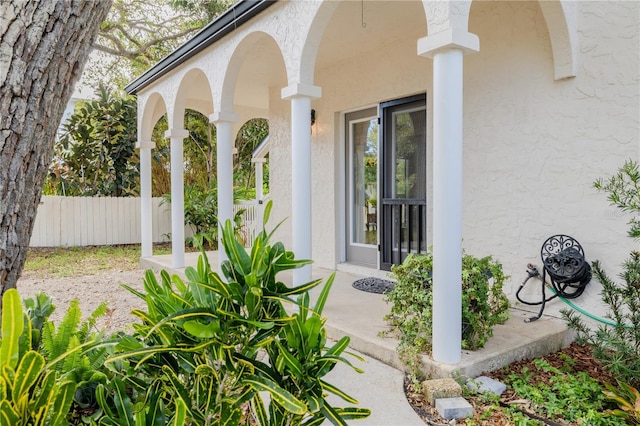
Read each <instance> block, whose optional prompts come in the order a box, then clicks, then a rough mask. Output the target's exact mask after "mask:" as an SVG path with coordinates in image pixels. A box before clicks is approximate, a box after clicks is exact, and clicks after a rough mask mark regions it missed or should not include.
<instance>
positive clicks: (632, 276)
mask: <svg viewBox="0 0 640 426" xmlns="http://www.w3.org/2000/svg"><path fill="white" fill-rule="evenodd" d="M592 266H593V275H594V276H595V277H596V278H597V279H598V281H600V282H601V283H602V292H601V295H602V301H603V303H604V304H605V305H606V306H607V307H608V308H609V312H608V313H607V318H609V319H611V320H612V321H613V322H614V323H615V325H614V326H610V325H607V324H604V325H600V326H598V327H597V329H595V330H592V329H591V328H590V327H589V326H588V325H587V324H586V323H584V321H582V319H581V318H580V317H579V316H578V314H577V313H575V312H574V311H569V310H563V311H562V315H563V317H564V318H565V319H566V320H567V322H568V325H569V327H570V328H572V329H574V330H576V331H577V332H578V341H579V342H588V343H589V344H590V345H591V346H592V347H593V353H594V355H595V357H596V358H598V359H599V360H600V361H602V363H603V364H604V366H605V368H606V369H607V370H608V371H609V372H610V373H611V374H613V375H614V376H615V377H616V378H617V379H619V380H622V381H625V382H629V383H630V384H632V385H634V386H637V385H638V384H640V252H632V253H631V256H630V258H629V259H628V260H627V261H626V262H625V263H624V264H623V270H624V272H622V273H621V274H620V277H621V278H622V279H623V280H624V282H623V284H622V285H618V284H616V283H615V282H614V281H613V280H612V279H611V278H610V277H609V276H608V275H607V274H606V272H605V271H604V270H603V269H602V267H601V266H600V262H598V261H594V262H593V264H592Z"/></svg>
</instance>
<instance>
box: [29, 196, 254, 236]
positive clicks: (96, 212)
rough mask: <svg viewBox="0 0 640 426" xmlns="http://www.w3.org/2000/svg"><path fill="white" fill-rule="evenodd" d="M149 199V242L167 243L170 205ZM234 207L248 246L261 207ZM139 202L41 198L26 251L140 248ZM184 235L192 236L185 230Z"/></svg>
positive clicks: (249, 203)
mask: <svg viewBox="0 0 640 426" xmlns="http://www.w3.org/2000/svg"><path fill="white" fill-rule="evenodd" d="M161 202H162V198H153V208H152V214H153V217H152V223H153V242H167V241H170V240H171V205H170V204H169V203H165V204H161ZM241 203H242V204H240V205H235V206H234V210H233V212H234V214H235V213H236V212H237V211H238V210H239V209H245V212H244V214H243V225H244V226H243V231H242V232H243V235H244V236H245V245H247V246H251V244H253V239H254V238H255V235H256V230H259V229H261V223H262V209H261V207H262V205H259V204H257V203H255V202H253V201H245V202H241ZM140 220H141V219H140V199H139V198H135V197H118V198H116V197H58V196H46V195H45V196H42V199H41V200H40V206H38V213H37V216H36V221H35V224H34V226H33V233H32V234H31V242H30V244H29V245H30V247H60V246H101V245H114V244H140V235H141V231H140ZM185 235H187V236H189V235H192V233H191V230H190V229H185Z"/></svg>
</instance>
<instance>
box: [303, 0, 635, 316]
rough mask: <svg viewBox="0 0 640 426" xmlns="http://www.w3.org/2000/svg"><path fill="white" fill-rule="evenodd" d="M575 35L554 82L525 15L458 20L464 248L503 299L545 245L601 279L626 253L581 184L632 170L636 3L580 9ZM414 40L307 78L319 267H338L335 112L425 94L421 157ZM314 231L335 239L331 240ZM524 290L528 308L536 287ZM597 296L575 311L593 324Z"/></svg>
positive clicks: (540, 32)
mask: <svg viewBox="0 0 640 426" xmlns="http://www.w3.org/2000/svg"><path fill="white" fill-rule="evenodd" d="M578 25H579V28H578V43H579V44H578V56H577V60H578V75H577V76H576V77H575V78H570V79H565V80H559V81H555V80H554V74H553V57H552V52H551V44H550V40H549V35H548V32H547V29H546V24H545V22H544V18H543V15H542V12H541V10H540V7H539V5H538V3H537V2H513V3H509V2H477V3H474V4H473V6H472V9H471V19H470V31H471V32H473V33H476V34H477V35H478V36H479V38H480V45H481V50H480V52H479V53H476V54H471V55H468V56H465V71H464V74H465V80H464V84H465V98H464V101H465V106H464V108H465V110H464V128H465V132H464V135H465V141H464V201H465V204H464V206H465V207H464V217H463V219H464V229H463V235H464V247H465V248H466V249H467V251H468V252H470V253H472V254H475V255H479V256H484V255H488V254H492V255H493V256H494V257H496V258H497V259H498V260H499V261H501V262H502V263H503V265H504V268H505V272H506V273H507V274H509V275H511V277H512V278H511V280H510V282H509V285H508V287H507V289H506V290H507V293H509V294H510V296H512V297H513V296H514V294H515V291H516V290H517V287H518V286H519V284H520V282H522V280H523V279H524V278H525V277H526V275H525V270H526V265H527V263H529V262H532V263H538V264H540V260H539V252H540V246H541V244H542V242H543V241H544V240H545V239H546V238H547V237H549V236H551V235H553V234H557V233H566V234H569V235H572V236H574V237H575V238H576V239H578V240H579V241H580V242H581V244H582V245H583V246H584V248H585V251H586V253H587V256H588V259H589V260H594V259H600V260H601V261H602V262H603V264H604V265H605V266H606V267H607V268H608V269H609V270H611V271H612V272H613V273H615V272H616V271H617V270H618V268H617V265H619V264H620V262H622V260H623V259H624V258H625V257H626V255H627V254H628V252H629V251H630V250H631V249H632V248H633V247H635V248H637V243H635V244H634V242H633V241H631V240H630V239H629V238H627V237H626V235H625V233H626V229H627V225H626V221H627V220H628V216H627V215H624V214H623V213H621V212H619V211H618V210H617V209H616V208H614V207H611V206H609V204H608V201H607V200H606V196H605V194H602V193H598V192H597V191H596V190H595V189H593V181H594V180H595V179H597V178H598V177H600V176H605V175H607V174H611V173H614V172H615V170H616V169H617V168H618V167H619V166H620V165H622V164H623V163H624V161H625V159H627V158H635V159H638V157H639V135H638V134H639V128H640V125H639V123H638V117H639V113H640V107H639V98H638V93H639V85H638V83H639V82H638V66H639V64H640V60H639V58H638V52H639V51H640V46H639V39H638V4H637V3H632V2H627V3H620V2H615V3H602V2H580V3H579V5H578ZM415 40H416V38H413V39H412V40H396V41H394V42H393V43H391V44H389V45H386V46H384V48H383V49H380V50H379V51H377V52H363V53H362V55H360V56H357V57H354V58H353V59H352V61H347V62H344V63H340V64H337V65H336V66H335V67H331V68H328V69H318V70H316V76H317V77H316V84H318V85H319V86H321V87H322V89H323V97H322V98H321V99H319V100H317V101H314V103H313V107H314V108H315V109H316V110H317V114H318V125H317V127H318V133H317V135H314V148H313V155H314V157H313V158H314V160H313V175H314V182H315V184H314V193H313V203H314V211H315V212H323V214H322V215H320V214H315V213H314V224H313V226H314V227H313V232H314V247H313V253H314V260H315V261H316V263H317V264H318V265H320V266H328V267H332V265H333V264H335V263H336V262H338V261H339V252H337V251H336V249H335V247H338V248H340V246H341V244H342V241H341V238H342V237H341V234H340V233H341V231H340V229H341V228H340V227H339V225H340V223H339V218H340V212H341V211H342V209H343V205H342V200H341V197H343V193H342V194H341V193H340V192H338V190H339V189H340V188H341V185H343V181H342V179H344V178H343V171H342V170H341V164H342V163H341V161H340V159H341V158H343V151H344V141H343V137H342V134H343V133H342V130H341V129H342V127H341V126H342V124H341V120H342V114H341V113H342V112H344V111H349V110H354V109H356V108H359V107H364V106H370V105H375V104H377V103H379V102H380V101H384V100H388V99H393V98H399V97H402V96H406V95H410V94H413V93H419V92H425V91H426V92H427V109H428V115H429V117H428V126H429V133H428V138H429V141H428V144H429V155H430V153H431V135H432V127H431V115H432V111H431V103H430V102H431V101H430V92H431V85H432V75H431V68H432V67H431V64H432V62H431V61H430V60H428V59H424V58H420V57H418V56H417V55H416V53H415ZM336 159H338V160H336ZM330 170H333V173H330V172H329V171H330ZM430 171H431V163H430V160H429V165H428V174H429V175H430ZM428 187H429V197H428V198H429V199H428V202H429V204H430V205H431V182H428ZM336 211H337V212H338V214H328V213H335V212H336ZM324 212H326V213H327V214H324ZM430 223H431V221H430V220H429V224H430ZM328 229H336V232H335V233H334V234H335V235H334V236H333V237H332V236H331V235H329V233H328V232H327V230H328ZM430 242H431V241H430V236H429V243H430ZM531 286H532V287H531V289H532V290H535V291H532V292H531V293H532V294H531V298H532V299H533V300H535V298H536V297H537V294H538V291H539V287H538V286H537V285H531ZM599 291H600V289H599V286H598V285H597V284H595V285H594V284H592V285H591V287H590V289H589V290H588V291H587V293H586V294H585V296H583V297H582V298H581V299H580V300H579V304H582V305H583V306H586V307H588V308H589V309H590V310H594V311H596V312H600V313H602V309H601V306H600V305H601V302H600V298H599ZM560 307H561V306H560V304H559V303H553V304H551V306H550V307H549V308H547V312H554V311H555V312H557V311H558V309H559V308H560Z"/></svg>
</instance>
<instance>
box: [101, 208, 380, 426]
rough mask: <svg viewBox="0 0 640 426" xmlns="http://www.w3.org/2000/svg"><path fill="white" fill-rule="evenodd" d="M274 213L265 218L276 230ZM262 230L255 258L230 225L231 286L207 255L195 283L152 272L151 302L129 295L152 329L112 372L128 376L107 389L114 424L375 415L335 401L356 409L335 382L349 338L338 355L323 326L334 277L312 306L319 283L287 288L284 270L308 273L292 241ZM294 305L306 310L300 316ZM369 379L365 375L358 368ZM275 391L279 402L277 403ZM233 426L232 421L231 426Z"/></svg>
mask: <svg viewBox="0 0 640 426" xmlns="http://www.w3.org/2000/svg"><path fill="white" fill-rule="evenodd" d="M270 209H271V204H270V203H269V204H267V207H266V209H265V220H264V221H265V223H266V221H267V219H268V214H269V211H270ZM271 235H272V234H267V232H266V231H264V230H263V231H262V232H261V233H260V234H259V235H258V236H257V238H256V240H255V243H254V245H253V247H252V249H251V251H250V253H247V251H246V250H245V249H244V248H243V247H242V245H241V244H240V243H239V242H238V241H236V240H235V239H234V229H233V227H232V225H231V222H230V221H227V223H226V224H225V228H224V235H223V240H222V243H223V245H224V249H225V251H226V253H227V256H228V259H229V260H227V261H225V262H224V263H223V264H222V268H221V269H222V271H223V274H224V277H222V276H220V275H219V274H218V273H216V272H213V271H211V269H210V267H209V264H208V262H207V259H206V256H205V255H204V253H203V254H202V255H201V257H200V259H199V261H198V267H197V268H187V269H186V270H185V275H186V276H187V278H188V281H187V282H183V280H182V279H180V278H179V277H178V276H175V275H174V276H173V277H170V276H169V275H168V274H167V272H165V271H163V272H162V273H161V280H160V281H158V280H157V279H156V277H155V275H154V274H153V273H152V272H151V271H148V272H147V274H146V277H145V282H144V284H145V293H142V292H137V291H135V290H133V289H129V290H130V291H132V292H133V293H134V294H136V295H137V296H139V297H141V298H142V299H144V300H145V301H146V303H147V309H146V311H143V310H137V311H134V312H133V313H134V315H136V316H137V317H139V318H140V319H141V320H142V324H134V328H135V332H134V334H133V335H132V336H131V335H123V336H122V337H121V341H120V343H118V345H117V347H116V350H117V353H116V354H115V355H114V356H112V357H111V358H110V359H109V360H107V363H108V364H109V365H110V366H111V368H112V370H113V371H114V372H115V373H116V376H115V377H114V378H113V379H112V380H111V381H110V382H109V383H107V384H106V385H99V386H98V389H97V397H98V402H99V404H100V406H101V408H102V409H103V410H104V412H105V415H106V416H107V417H108V418H109V419H108V420H107V421H105V424H122V423H126V422H129V423H131V424H133V422H134V421H135V424H145V423H147V424H150V423H149V421H151V420H152V419H154V418H161V421H160V422H161V423H162V422H167V421H168V422H171V423H172V424H198V425H206V424H230V425H231V424H233V425H238V424H248V423H249V415H250V414H249V413H251V415H253V416H254V417H255V418H256V419H257V421H258V423H259V424H261V425H263V426H267V425H283V424H287V425H292V426H293V425H300V424H302V423H303V422H305V423H306V424H320V423H321V422H322V421H323V420H324V419H330V420H331V421H332V423H334V424H346V422H345V420H349V419H357V418H364V417H367V416H368V415H369V413H370V411H369V410H367V409H362V408H356V407H345V408H338V407H334V406H333V405H331V404H330V403H329V402H328V401H327V399H326V397H327V396H328V394H334V395H337V396H338V397H341V398H342V399H343V400H345V401H347V402H349V403H351V404H354V403H357V401H356V400H355V399H353V398H352V397H350V396H349V395H347V394H345V393H344V392H342V391H341V390H339V389H337V388H336V387H335V386H333V385H331V384H329V383H328V382H326V381H324V379H323V378H324V376H325V375H326V374H328V373H329V372H330V371H331V370H332V369H333V368H334V367H335V365H336V364H337V363H339V362H340V363H346V364H347V365H351V364H350V363H349V361H348V360H346V359H345V358H343V357H342V354H343V353H344V351H345V350H346V349H347V347H348V344H349V338H348V337H345V338H343V339H341V340H339V341H338V342H336V343H334V344H333V345H332V346H327V339H326V329H325V327H324V322H325V319H323V318H322V317H321V315H322V310H323V307H324V304H325V302H326V300H327V297H328V293H329V289H330V288H331V285H332V282H333V277H331V278H329V279H328V280H327V282H326V283H325V286H324V288H323V290H322V291H321V292H320V295H319V297H318V299H317V301H316V302H315V305H313V306H311V305H310V303H309V293H308V292H309V290H310V289H312V288H314V287H316V286H318V285H320V284H321V280H315V281H312V282H309V283H306V284H303V285H300V286H297V287H293V288H292V287H288V286H286V285H285V284H284V283H282V282H281V281H278V279H277V275H278V273H279V272H281V271H285V270H290V269H294V268H296V267H299V266H302V265H306V264H308V263H309V262H310V261H308V260H297V259H295V258H294V255H293V253H291V252H290V251H287V250H286V249H285V248H284V246H283V245H282V243H275V244H271V243H270V242H269V239H270V237H271ZM284 303H292V304H295V305H297V306H298V312H297V313H294V314H289V313H287V311H286V310H285V308H284ZM357 371H359V370H357ZM264 392H266V393H268V394H269V397H270V398H269V400H270V403H269V404H265V401H264V400H263V398H264ZM223 421H224V422H223Z"/></svg>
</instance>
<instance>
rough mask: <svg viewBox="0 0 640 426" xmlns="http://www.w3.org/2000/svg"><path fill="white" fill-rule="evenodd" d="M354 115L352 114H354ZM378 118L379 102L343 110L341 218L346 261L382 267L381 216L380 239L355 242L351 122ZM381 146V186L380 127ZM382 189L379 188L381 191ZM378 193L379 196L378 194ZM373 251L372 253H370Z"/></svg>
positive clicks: (376, 229)
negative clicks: (372, 242)
mask: <svg viewBox="0 0 640 426" xmlns="http://www.w3.org/2000/svg"><path fill="white" fill-rule="evenodd" d="M350 116H351V117H350ZM372 119H375V120H377V121H378V126H379V105H372V106H369V107H365V108H359V109H357V110H354V111H349V112H345V113H344V114H342V120H341V127H342V129H341V130H342V135H343V140H344V145H343V146H344V149H343V150H342V155H343V158H342V161H341V163H342V165H341V169H342V171H343V173H344V179H343V182H344V186H343V193H342V194H341V198H342V200H343V203H344V206H343V208H342V209H341V212H342V213H341V214H342V220H341V222H342V223H343V224H344V225H343V227H342V229H341V234H342V238H341V240H342V241H343V242H344V243H343V244H342V250H343V253H344V256H343V257H342V258H343V260H344V261H346V262H348V263H353V264H358V265H361V266H367V267H375V268H376V269H378V268H379V259H380V256H379V254H378V250H379V241H380V231H379V229H380V228H379V226H378V224H379V219H377V220H376V224H375V231H376V243H375V244H365V243H353V241H352V240H353V238H352V237H353V229H352V226H353V219H354V216H353V215H354V209H353V192H352V191H353V184H354V180H353V164H352V161H353V158H352V154H353V152H352V151H353V140H352V135H351V130H352V127H351V124H352V123H358V122H365V121H370V120H372ZM377 149H378V158H377V170H376V185H377V187H378V188H379V185H380V178H379V174H380V165H379V159H380V156H379V150H380V130H379V127H378V141H377ZM378 193H379V191H378ZM377 195H378V194H376V198H377ZM375 208H376V212H377V211H378V205H376V207H375ZM367 252H369V253H367ZM365 258H369V260H363V259H365Z"/></svg>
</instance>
